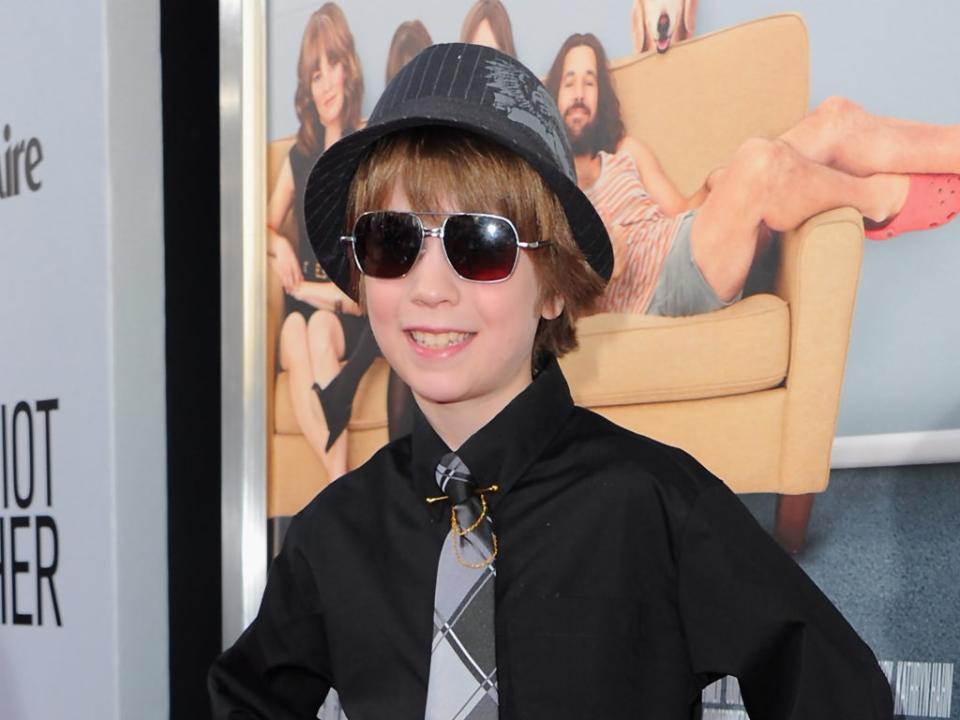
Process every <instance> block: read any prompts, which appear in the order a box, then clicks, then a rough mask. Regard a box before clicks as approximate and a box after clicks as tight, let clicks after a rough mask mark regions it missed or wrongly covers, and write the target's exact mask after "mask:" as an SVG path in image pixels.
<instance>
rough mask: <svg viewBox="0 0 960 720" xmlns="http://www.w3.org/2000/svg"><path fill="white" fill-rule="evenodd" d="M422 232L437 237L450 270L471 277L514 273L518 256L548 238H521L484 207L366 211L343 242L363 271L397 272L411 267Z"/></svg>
mask: <svg viewBox="0 0 960 720" xmlns="http://www.w3.org/2000/svg"><path fill="white" fill-rule="evenodd" d="M432 216H437V217H443V218H444V220H443V223H442V224H441V225H440V227H436V228H426V227H424V226H423V222H422V221H421V220H420V218H421V217H432ZM427 235H432V236H433V237H436V238H439V239H440V241H441V243H442V244H443V254H444V255H445V256H446V258H447V262H448V263H449V265H450V267H451V268H453V271H454V272H455V273H456V274H457V275H458V276H459V277H461V278H462V279H464V280H470V281H471V282H486V283H492V282H500V281H502V280H506V279H507V278H509V277H510V276H511V275H513V271H514V269H515V268H516V267H517V259H518V258H519V256H520V252H519V248H525V249H528V250H532V249H536V248H539V247H541V246H543V245H546V244H547V243H548V242H549V241H548V240H541V241H538V242H521V241H520V236H519V235H518V234H517V228H516V227H515V226H514V224H513V223H512V222H510V221H509V220H508V219H507V218H505V217H500V216H499V215H488V214H486V213H446V212H395V211H393V210H377V211H374V212H365V213H363V214H362V215H360V217H358V218H357V221H356V222H355V223H354V224H353V235H344V236H342V237H341V238H340V242H342V243H345V244H346V243H350V244H352V245H353V257H354V259H355V260H356V262H357V267H358V268H359V269H360V272H362V273H363V274H364V275H369V276H370V277H375V278H383V279H390V278H401V277H404V276H405V275H406V274H407V273H408V272H410V270H411V269H412V268H413V265H414V263H416V261H417V258H418V257H420V253H422V252H423V240H424V238H425V237H426V236H427Z"/></svg>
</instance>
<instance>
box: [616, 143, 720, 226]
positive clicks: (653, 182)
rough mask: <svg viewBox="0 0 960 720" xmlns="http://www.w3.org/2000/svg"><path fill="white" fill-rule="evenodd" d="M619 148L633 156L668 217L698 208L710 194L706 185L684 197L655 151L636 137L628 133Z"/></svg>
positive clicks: (642, 177) (644, 180)
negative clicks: (661, 164)
mask: <svg viewBox="0 0 960 720" xmlns="http://www.w3.org/2000/svg"><path fill="white" fill-rule="evenodd" d="M617 150H618V151H620V152H627V153H629V155H630V157H632V158H633V162H634V163H635V164H636V166H637V172H639V173H640V181H641V182H642V183H643V187H644V189H646V191H647V193H648V194H649V195H650V197H651V198H653V201H654V202H655V203H656V204H657V206H658V207H659V208H660V211H661V212H662V213H663V214H664V215H666V216H667V217H676V216H677V215H680V214H681V213H685V212H687V211H688V210H693V209H694V208H698V207H700V205H702V204H703V201H704V200H705V199H706V197H707V194H708V190H707V188H706V186H704V187H701V188H700V189H699V190H697V191H696V192H695V193H694V194H693V195H691V196H690V197H684V195H683V194H682V193H681V192H680V191H679V190H678V189H677V187H676V185H674V184H673V181H671V180H670V178H669V177H667V174H666V173H665V172H664V171H663V168H662V167H661V166H660V161H659V160H657V156H656V155H654V154H653V151H652V150H651V149H650V148H648V147H647V146H646V145H644V144H643V143H642V142H640V141H639V140H637V139H636V138H632V137H630V136H629V135H628V136H627V137H625V138H624V139H623V140H621V141H620V145H619V146H618V147H617Z"/></svg>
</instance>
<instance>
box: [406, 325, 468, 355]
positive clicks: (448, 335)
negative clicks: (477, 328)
mask: <svg viewBox="0 0 960 720" xmlns="http://www.w3.org/2000/svg"><path fill="white" fill-rule="evenodd" d="M410 336H411V337H412V338H413V341H414V342H415V343H416V344H417V345H419V346H421V347H425V348H430V349H432V350H436V349H439V348H445V347H450V346H451V345H457V344H458V343H462V342H464V341H465V340H466V339H467V338H468V337H470V333H459V332H443V333H431V332H423V331H422V330H411V331H410Z"/></svg>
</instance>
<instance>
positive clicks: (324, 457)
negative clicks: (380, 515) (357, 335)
mask: <svg viewBox="0 0 960 720" xmlns="http://www.w3.org/2000/svg"><path fill="white" fill-rule="evenodd" d="M317 314H318V313H313V315H317ZM325 314H327V315H329V313H325ZM313 315H311V318H312V317H313ZM328 330H329V335H328V342H327V346H326V350H321V348H319V347H314V348H311V347H310V341H309V340H308V333H307V321H306V320H304V318H303V315H301V314H300V313H299V312H294V313H291V314H290V315H288V316H287V317H286V319H285V320H284V321H283V327H282V328H281V329H280V366H281V367H282V368H283V369H284V370H286V371H287V372H288V373H289V374H290V382H289V383H288V387H289V388H290V401H291V404H292V406H293V414H294V417H296V419H297V423H298V424H299V425H300V429H301V431H302V432H303V436H304V437H305V438H306V440H307V442H308V443H309V444H310V447H312V448H313V450H314V452H316V453H317V456H318V457H319V458H320V460H321V461H322V462H323V464H324V466H325V467H326V469H327V473H328V474H329V476H330V478H331V479H334V478H337V477H339V476H340V475H342V474H343V473H344V472H346V455H345V452H341V455H343V457H342V458H341V457H340V456H339V455H337V454H336V453H335V452H334V448H331V452H329V453H328V452H326V451H325V447H326V443H327V436H328V434H329V433H328V431H327V424H326V420H325V419H324V417H323V412H321V410H320V403H319V401H318V400H317V396H316V393H314V392H313V390H312V386H313V383H314V382H316V380H315V367H314V362H313V356H314V355H317V356H320V357H324V356H332V355H333V354H335V353H336V349H337V348H336V342H337V338H336V331H335V330H334V329H333V328H328ZM340 335H341V338H340V344H341V346H342V343H343V341H342V332H341V333H340ZM334 365H335V363H334V362H331V361H330V359H329V357H327V362H326V363H324V362H323V361H321V362H319V363H318V369H320V370H321V371H323V372H325V373H329V372H331V369H332V368H333V367H334ZM332 374H333V375H335V374H336V370H332ZM331 377H332V375H331ZM327 381H328V382H329V378H328V380H327Z"/></svg>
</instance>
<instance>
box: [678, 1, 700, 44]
mask: <svg viewBox="0 0 960 720" xmlns="http://www.w3.org/2000/svg"><path fill="white" fill-rule="evenodd" d="M698 3H699V0H683V26H682V27H683V37H682V38H680V39H681V40H686V39H687V38H691V37H693V30H694V27H695V26H696V23H697V4H698Z"/></svg>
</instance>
